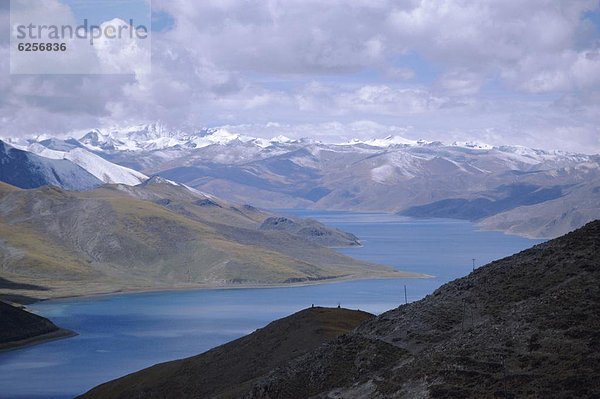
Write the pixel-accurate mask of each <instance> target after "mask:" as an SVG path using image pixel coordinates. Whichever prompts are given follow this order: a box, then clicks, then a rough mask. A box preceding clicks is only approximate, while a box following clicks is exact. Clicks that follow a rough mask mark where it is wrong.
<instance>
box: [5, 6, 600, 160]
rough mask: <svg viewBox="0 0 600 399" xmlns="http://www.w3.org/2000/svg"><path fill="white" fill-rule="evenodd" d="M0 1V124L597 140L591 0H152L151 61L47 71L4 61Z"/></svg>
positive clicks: (582, 144) (580, 147)
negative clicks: (137, 69)
mask: <svg viewBox="0 0 600 399" xmlns="http://www.w3.org/2000/svg"><path fill="white" fill-rule="evenodd" d="M45 1H51V2H58V1H59V0H45ZM76 1H78V0H63V3H64V5H65V6H66V7H67V8H68V7H69V4H70V3H73V2H76ZM138 1H139V0H138ZM0 4H1V5H0V24H1V26H3V35H2V36H1V37H0V135H2V136H5V137H27V136H32V135H38V134H52V135H66V134H70V133H72V132H74V131H81V130H85V129H91V128H96V127H110V126H115V125H131V124H138V123H147V122H153V121H157V120H159V121H161V122H162V123H164V124H166V125H167V126H169V127H171V128H173V129H183V130H194V129H198V128H200V127H211V126H224V125H226V126H228V129H230V130H233V131H240V132H244V133H246V134H252V135H255V136H260V137H272V136H274V135H278V134H285V135H288V136H292V137H300V136H309V137H314V138H317V139H321V140H324V141H337V140H347V139H350V138H353V137H356V138H372V137H384V136H386V135H388V134H398V135H402V136H405V137H407V138H412V139H418V138H425V139H430V140H442V141H448V142H449V141H454V140H461V141H465V140H477V141H481V142H486V143H490V144H521V145H527V146H532V147H537V148H547V149H561V150H568V151H579V152H586V153H600V1H598V0H564V1H563V0H527V1H523V0H518V1H517V0H473V1H467V0H397V1H387V0H345V1H338V0H327V1H323V0H318V1H316V0H315V1H313V0H203V1H189V0H153V1H152V11H153V22H154V24H153V29H152V30H153V33H152V65H151V67H152V69H151V73H145V72H144V73H138V74H133V75H58V76H53V75H11V74H10V68H9V46H10V44H9V36H10V19H9V7H8V0H0ZM110 17H111V16H110V13H109V12H107V15H106V18H107V19H108V18H110Z"/></svg>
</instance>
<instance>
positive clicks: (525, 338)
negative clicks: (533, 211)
mask: <svg viewBox="0 0 600 399" xmlns="http://www.w3.org/2000/svg"><path fill="white" fill-rule="evenodd" d="M599 264H600V221H595V222H592V223H589V224H587V225H586V226H585V227H583V228H581V229H579V230H577V231H574V232H572V233H569V234H567V235H566V236H563V237H560V238H558V239H555V240H552V241H549V242H546V243H543V244H539V245H536V246H534V247H533V248H531V249H528V250H526V251H523V252H521V253H518V254H515V255H513V256H510V257H507V258H504V259H501V260H498V261H495V262H492V263H490V264H488V265H486V266H483V267H481V268H479V269H477V270H475V271H474V272H473V273H471V274H470V275H468V276H466V277H463V278H460V279H457V280H455V281H452V282H450V283H448V284H445V285H443V286H442V287H440V288H438V289H437V290H436V291H435V292H434V293H433V294H431V295H428V296H427V297H426V298H424V299H422V300H420V301H417V302H414V303H411V304H408V305H402V306H400V307H398V308H397V309H393V310H390V311H388V312H385V313H383V314H381V315H379V316H377V317H375V318H367V319H366V320H365V321H364V322H362V324H360V325H359V326H358V327H357V328H356V329H354V330H352V331H349V332H348V333H346V334H345V335H341V336H339V337H338V338H337V339H333V340H329V341H327V342H324V343H323V344H321V345H320V346H314V347H313V349H312V350H309V351H305V349H304V348H307V346H303V344H302V342H303V340H304V339H306V340H309V342H310V341H312V339H313V337H314V330H313V327H312V326H313V323H309V326H310V327H309V329H308V330H306V326H305V322H304V320H302V319H300V318H301V317H302V318H304V319H306V318H308V317H309V316H312V315H310V314H309V312H310V311H313V309H308V310H306V311H303V312H300V313H298V314H296V315H292V316H290V317H287V318H284V319H281V320H278V321H276V322H273V323H271V324H270V325H268V326H267V327H265V328H264V329H259V330H257V331H256V332H254V333H253V334H250V335H248V336H246V337H244V338H241V339H238V340H236V341H232V342H230V343H228V344H226V345H223V346H220V347H217V348H215V349H213V350H211V351H208V352H206V353H204V354H201V355H198V356H195V357H191V358H188V359H184V360H177V361H174V362H168V363H163V364H158V365H155V366H153V367H150V368H148V369H145V370H142V371H139V372H137V373H133V374H130V375H128V376H125V377H123V378H120V379H117V380H114V381H111V382H108V383H105V384H102V385H100V386H99V387H97V388H94V389H93V390H91V391H90V392H88V393H87V394H86V395H84V396H83V397H84V398H128V397H144V398H163V397H165V398H169V397H173V398H175V397H176V398H182V399H185V398H196V397H219V398H250V399H252V398H256V399H258V398H279V399H288V398H289V399H296V398H347V399H355V398H356V399H358V398H406V399H412V398H524V397H532V398H565V399H566V398H596V397H598V395H600V380H599V379H598V375H600V332H599V331H600V314H599V309H600V268H598V265H599ZM339 316H342V314H340V315H339ZM327 317H330V316H327ZM347 317H348V326H351V325H352V324H353V323H354V322H355V319H352V318H351V317H352V315H351V314H348V316H347ZM342 320H343V319H342ZM339 321H340V320H339V319H337V317H336V323H338V322H339ZM298 330H300V332H301V334H298ZM296 345H299V346H300V347H301V348H300V349H299V348H297V347H296Z"/></svg>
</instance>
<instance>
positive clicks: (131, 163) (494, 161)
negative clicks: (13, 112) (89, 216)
mask: <svg viewBox="0 0 600 399" xmlns="http://www.w3.org/2000/svg"><path fill="white" fill-rule="evenodd" d="M12 145H16V146H20V148H23V149H29V151H35V152H37V154H41V155H43V154H46V155H49V154H55V153H53V152H50V151H48V150H51V151H59V152H60V153H61V154H62V153H70V152H73V151H85V153H86V154H89V155H87V156H88V157H90V156H93V155H96V156H97V157H101V158H102V159H104V160H106V161H109V162H111V163H112V164H117V165H120V166H121V167H124V168H127V170H129V174H130V175H131V176H134V173H135V172H138V173H140V172H141V173H142V174H143V175H147V176H150V175H156V174H157V175H160V176H162V177H164V178H166V179H169V180H172V181H175V182H179V183H183V184H185V185H187V186H189V187H192V188H196V189H199V190H201V191H203V192H207V193H210V194H213V195H216V196H218V197H221V198H224V199H226V200H230V201H233V202H237V203H249V204H252V205H253V206H257V207H262V208H275V209H276V208H310V209H326V210H346V211H368V212H373V211H375V212H395V213H399V214H402V215H407V216H413V217H448V218H461V219H467V220H472V221H476V222H478V223H479V225H480V226H482V227H483V228H486V229H494V230H502V231H506V232H509V233H514V234H520V235H524V236H531V237H537V238H551V237H556V236H558V235H561V234H564V233H566V232H568V231H571V230H573V229H574V228H577V227H580V226H582V225H583V224H585V223H586V222H588V221H590V220H593V219H595V218H597V217H600V156H599V155H588V154H573V153H567V152H563V151H544V150H537V149H532V148H526V147H521V146H508V145H506V146H491V145H487V144H482V143H476V142H454V143H441V142H432V141H427V140H408V139H405V138H402V137H398V136H389V137H386V138H383V139H370V140H362V141H361V140H350V141H348V142H345V143H323V142H319V141H316V140H313V139H290V138H287V137H284V136H277V137H274V138H272V139H263V138H255V137H250V136H245V135H241V134H236V133H232V132H230V131H228V130H227V129H225V128H211V129H201V130H199V131H193V132H183V131H173V130H169V129H167V128H166V127H164V126H162V125H161V124H159V123H154V124H149V125H140V126H134V127H127V128H115V129H105V130H93V131H90V132H87V133H85V134H83V135H81V137H79V138H77V139H76V138H70V139H66V140H63V139H56V138H52V139H44V140H33V141H20V142H19V141H18V140H13V143H12ZM39 146H43V148H41V149H40V147H39ZM53 156H54V157H59V155H56V154H55V155H53ZM63 158H66V159H69V157H67V156H64V155H63ZM71 158H75V157H71ZM96 160H97V161H99V160H98V159H96ZM79 165H82V166H84V167H85V165H84V164H83V163H82V162H79ZM88 170H90V171H91V172H92V174H94V176H96V177H98V176H101V174H99V173H94V170H93V168H88ZM143 175H135V179H143ZM100 179H101V180H103V181H104V182H108V181H107V180H108V179H106V178H105V179H102V178H100ZM120 182H122V183H125V184H131V183H127V182H125V181H120Z"/></svg>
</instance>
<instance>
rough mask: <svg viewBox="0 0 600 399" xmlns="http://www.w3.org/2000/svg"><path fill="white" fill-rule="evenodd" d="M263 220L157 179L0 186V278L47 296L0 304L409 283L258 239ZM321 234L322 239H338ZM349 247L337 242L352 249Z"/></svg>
mask: <svg viewBox="0 0 600 399" xmlns="http://www.w3.org/2000/svg"><path fill="white" fill-rule="evenodd" d="M270 216H272V215H270V214H267V213H264V212H261V211H259V210H257V209H256V208H253V207H247V206H236V205H232V204H230V203H227V202H224V201H221V200H219V199H216V198H214V197H210V196H206V195H203V194H202V193H199V192H197V191H194V190H190V189H188V188H186V187H183V186H174V185H172V184H168V183H165V182H164V181H162V180H161V179H159V178H153V179H150V180H148V181H147V182H144V183H143V184H141V185H138V186H135V187H130V186H126V185H113V186H110V185H109V186H103V187H101V188H99V189H96V190H91V191H87V192H68V191H63V190H60V189H58V188H54V187H43V188H40V189H34V190H20V189H17V188H15V187H12V186H9V185H5V184H0V238H1V240H0V277H3V278H5V279H8V280H11V281H14V282H16V283H25V284H35V285H38V286H43V287H46V288H47V290H46V291H30V290H2V289H0V294H2V293H4V294H6V293H10V294H13V295H14V294H19V295H24V296H32V297H36V298H48V297H56V296H65V295H77V294H90V293H102V292H113V291H118V290H131V289H167V288H177V287H233V286H255V285H270V284H288V283H301V282H315V281H324V280H330V279H348V278H376V277H402V276H408V274H403V273H399V272H396V271H395V270H392V269H391V268H387V267H384V266H375V265H370V264H367V263H365V262H361V261H357V260H354V259H351V258H349V257H346V256H343V255H341V254H339V253H337V252H335V251H334V250H332V249H329V248H326V247H325V246H323V245H321V244H319V242H318V240H319V237H321V236H317V237H316V238H314V237H313V238H311V239H308V238H306V237H303V236H302V235H299V234H296V233H294V232H286V231H277V230H264V231H263V230H261V229H260V226H261V225H262V223H263V222H264V221H265V219H267V218H268V217H270ZM320 228H321V229H322V231H324V232H325V233H329V234H324V235H322V236H323V237H325V238H327V237H329V236H336V235H337V233H336V231H335V230H332V229H328V228H326V227H325V226H323V225H320ZM352 237H353V236H351V237H345V236H340V237H339V240H338V242H339V243H340V244H343V245H356V242H355V240H353V239H352ZM354 238H355V237H354ZM329 242H330V240H329V239H327V241H325V242H324V245H329Z"/></svg>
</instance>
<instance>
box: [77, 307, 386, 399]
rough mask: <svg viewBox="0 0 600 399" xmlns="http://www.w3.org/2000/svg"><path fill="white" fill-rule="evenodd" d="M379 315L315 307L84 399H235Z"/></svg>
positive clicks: (135, 375)
mask: <svg viewBox="0 0 600 399" xmlns="http://www.w3.org/2000/svg"><path fill="white" fill-rule="evenodd" d="M372 317H374V316H373V315H371V314H369V313H365V312H360V311H354V310H347V309H328V308H310V309H305V310H303V311H300V312H298V313H296V314H293V315H291V316H288V317H286V318H283V319H280V320H277V321H274V322H272V323H271V324H269V325H267V326H266V327H264V328H261V329H258V330H256V331H255V332H254V333H252V334H250V335H247V336H245V337H243V338H240V339H237V340H235V341H232V342H230V343H228V344H225V345H222V346H219V347H217V348H214V349H212V350H210V351H208V352H206V353H203V354H201V355H198V356H194V357H190V358H187V359H183V360H176V361H172V362H168V363H162V364H158V365H156V366H153V367H150V368H148V369H145V370H142V371H139V372H137V373H133V374H130V375H128V376H126V377H123V378H120V379H118V380H115V381H112V382H109V383H106V384H103V385H100V386H99V387H97V388H94V389H93V390H91V391H90V392H88V393H86V394H85V395H83V396H82V397H83V398H102V399H108V398H123V399H125V398H138V397H139V398H141V397H143V398H161V399H165V398H192V397H194V398H207V397H219V398H235V397H239V396H240V395H242V394H243V393H244V392H245V391H247V390H248V389H249V388H250V387H251V386H252V384H253V383H254V382H255V379H256V378H257V377H259V376H261V375H262V374H264V373H266V372H268V371H269V370H271V369H273V368H275V367H278V366H280V365H284V364H285V363H286V362H288V361H290V360H292V359H294V358H297V357H299V356H300V355H302V354H305V353H306V352H308V351H310V350H313V349H315V348H316V347H318V346H319V345H321V344H322V343H323V342H326V341H329V340H331V339H334V338H335V337H337V336H339V335H341V334H343V333H346V332H348V331H350V330H352V329H353V328H355V327H356V326H357V325H359V324H360V323H362V322H364V321H366V320H369V319H370V318H372Z"/></svg>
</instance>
